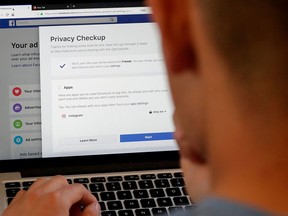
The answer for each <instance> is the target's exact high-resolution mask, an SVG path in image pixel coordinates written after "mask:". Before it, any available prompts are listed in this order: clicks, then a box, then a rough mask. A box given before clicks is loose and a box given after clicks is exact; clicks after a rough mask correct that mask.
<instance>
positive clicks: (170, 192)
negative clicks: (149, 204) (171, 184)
mask: <svg viewBox="0 0 288 216" xmlns="http://www.w3.org/2000/svg"><path fill="white" fill-rule="evenodd" d="M166 193H167V195H168V196H174V197H175V196H181V191H180V189H179V188H167V189H166Z"/></svg>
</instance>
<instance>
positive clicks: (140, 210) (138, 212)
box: [135, 209, 151, 216]
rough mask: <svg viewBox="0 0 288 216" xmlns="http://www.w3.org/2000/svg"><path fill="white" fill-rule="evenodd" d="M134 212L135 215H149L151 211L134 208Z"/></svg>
mask: <svg viewBox="0 0 288 216" xmlns="http://www.w3.org/2000/svg"><path fill="white" fill-rule="evenodd" d="M135 213H136V215H137V216H150V215H151V212H150V210H149V209H136V210H135Z"/></svg>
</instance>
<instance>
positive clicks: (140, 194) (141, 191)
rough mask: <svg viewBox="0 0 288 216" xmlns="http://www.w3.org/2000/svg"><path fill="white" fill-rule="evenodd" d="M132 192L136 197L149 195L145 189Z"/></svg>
mask: <svg viewBox="0 0 288 216" xmlns="http://www.w3.org/2000/svg"><path fill="white" fill-rule="evenodd" d="M133 194H134V197H135V198H136V199H143V198H148V197H149V195H148V192H147V190H135V191H133Z"/></svg>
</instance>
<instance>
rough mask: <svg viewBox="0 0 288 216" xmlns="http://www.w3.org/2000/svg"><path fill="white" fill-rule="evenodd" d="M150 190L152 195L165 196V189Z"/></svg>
mask: <svg viewBox="0 0 288 216" xmlns="http://www.w3.org/2000/svg"><path fill="white" fill-rule="evenodd" d="M149 192H150V196H151V197H165V193H164V190H163V189H151V190H150V191H149Z"/></svg>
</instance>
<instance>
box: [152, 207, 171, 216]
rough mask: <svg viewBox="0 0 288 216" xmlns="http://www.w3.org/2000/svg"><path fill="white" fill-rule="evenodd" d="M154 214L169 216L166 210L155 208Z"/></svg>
mask: <svg viewBox="0 0 288 216" xmlns="http://www.w3.org/2000/svg"><path fill="white" fill-rule="evenodd" d="M152 213H153V215H162V214H166V215H167V213H168V212H167V210H166V208H153V209H152Z"/></svg>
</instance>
